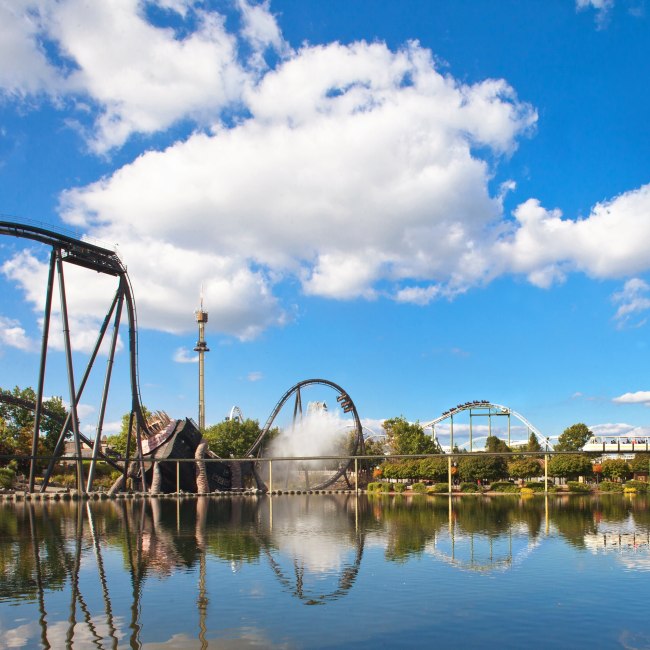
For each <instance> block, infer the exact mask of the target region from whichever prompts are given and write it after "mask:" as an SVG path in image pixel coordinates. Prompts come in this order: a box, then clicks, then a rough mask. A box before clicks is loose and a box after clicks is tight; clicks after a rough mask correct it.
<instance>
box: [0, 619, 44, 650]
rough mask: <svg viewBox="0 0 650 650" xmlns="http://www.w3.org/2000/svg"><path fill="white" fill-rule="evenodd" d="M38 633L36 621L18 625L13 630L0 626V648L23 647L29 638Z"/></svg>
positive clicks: (0, 649) (3, 649) (1, 649)
mask: <svg viewBox="0 0 650 650" xmlns="http://www.w3.org/2000/svg"><path fill="white" fill-rule="evenodd" d="M39 635H40V630H39V628H38V625H37V624H36V622H33V623H26V624H24V625H19V626H18V627H15V628H14V629H13V630H3V629H2V628H0V650H5V648H24V647H25V646H26V645H27V644H28V643H29V641H30V640H31V639H34V638H36V637H37V636H39Z"/></svg>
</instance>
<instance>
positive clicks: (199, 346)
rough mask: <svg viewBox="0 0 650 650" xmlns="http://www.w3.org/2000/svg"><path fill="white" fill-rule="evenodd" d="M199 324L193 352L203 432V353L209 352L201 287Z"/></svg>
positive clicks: (200, 427) (200, 422) (196, 314)
mask: <svg viewBox="0 0 650 650" xmlns="http://www.w3.org/2000/svg"><path fill="white" fill-rule="evenodd" d="M194 314H195V316H196V322H197V323H198V324H199V340H198V341H197V342H196V347H195V348H194V352H198V353H199V429H200V431H201V432H203V431H205V353H206V352H210V348H209V347H208V344H207V343H206V342H205V324H206V323H207V322H208V312H207V311H204V310H203V287H201V306H200V308H199V309H197V310H196V311H195V312H194Z"/></svg>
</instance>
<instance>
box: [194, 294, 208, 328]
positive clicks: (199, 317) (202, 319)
mask: <svg viewBox="0 0 650 650" xmlns="http://www.w3.org/2000/svg"><path fill="white" fill-rule="evenodd" d="M194 315H195V316H196V322H197V323H207V322H208V312H207V311H204V310H203V285H201V306H200V307H199V308H198V309H197V310H196V311H195V312H194Z"/></svg>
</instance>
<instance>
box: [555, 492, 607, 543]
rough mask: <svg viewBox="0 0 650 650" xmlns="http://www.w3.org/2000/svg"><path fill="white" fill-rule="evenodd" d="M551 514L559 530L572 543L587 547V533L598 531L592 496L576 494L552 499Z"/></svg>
mask: <svg viewBox="0 0 650 650" xmlns="http://www.w3.org/2000/svg"><path fill="white" fill-rule="evenodd" d="M549 501H550V512H549V516H550V519H551V521H552V523H553V524H554V525H555V527H556V528H557V530H558V532H559V533H560V535H562V537H564V538H565V539H566V540H567V541H568V542H569V543H570V544H571V545H573V546H577V547H578V548H584V547H585V535H588V534H590V533H594V532H596V528H597V524H596V521H595V517H594V511H595V508H594V504H595V501H593V500H592V499H590V498H586V499H585V498H580V497H575V496H570V497H569V496H565V497H556V498H554V499H550V500H549Z"/></svg>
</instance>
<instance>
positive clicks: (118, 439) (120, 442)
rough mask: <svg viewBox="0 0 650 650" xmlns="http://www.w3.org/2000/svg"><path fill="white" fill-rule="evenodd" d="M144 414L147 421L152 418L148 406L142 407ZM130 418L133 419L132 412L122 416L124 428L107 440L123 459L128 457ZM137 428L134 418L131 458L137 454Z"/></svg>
mask: <svg viewBox="0 0 650 650" xmlns="http://www.w3.org/2000/svg"><path fill="white" fill-rule="evenodd" d="M142 413H143V415H144V418H145V420H147V419H148V418H149V417H151V411H150V410H149V409H148V408H147V407H146V406H143V407H142ZM130 418H131V412H130V411H129V412H128V413H125V414H124V415H123V416H122V426H121V427H120V431H119V433H116V434H115V435H114V436H108V437H107V439H106V444H107V445H108V446H109V447H110V448H111V449H114V450H115V451H116V452H117V453H118V454H119V455H120V456H122V457H125V456H126V437H127V433H128V431H129V419H130ZM135 427H136V421H135V417H134V418H133V423H132V425H131V431H132V433H133V437H132V438H131V450H130V453H131V456H133V454H134V453H135Z"/></svg>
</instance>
